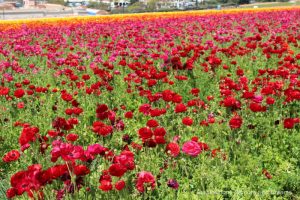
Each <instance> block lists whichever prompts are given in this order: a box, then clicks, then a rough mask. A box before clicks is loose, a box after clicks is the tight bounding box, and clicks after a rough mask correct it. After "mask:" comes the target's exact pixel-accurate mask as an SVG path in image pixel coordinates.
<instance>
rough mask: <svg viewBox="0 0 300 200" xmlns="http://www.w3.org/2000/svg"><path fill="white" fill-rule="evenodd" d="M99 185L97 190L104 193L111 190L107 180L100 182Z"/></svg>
mask: <svg viewBox="0 0 300 200" xmlns="http://www.w3.org/2000/svg"><path fill="white" fill-rule="evenodd" d="M100 184H101V185H100V186H99V188H100V189H101V190H102V191H104V192H107V191H110V190H112V188H113V187H112V184H111V182H110V181H107V180H102V181H101V182H100Z"/></svg>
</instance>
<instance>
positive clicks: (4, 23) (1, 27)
mask: <svg viewBox="0 0 300 200" xmlns="http://www.w3.org/2000/svg"><path fill="white" fill-rule="evenodd" d="M282 10H299V11H300V6H295V7H277V8H247V9H225V10H201V11H179V12H155V13H142V14H118V15H106V16H70V17H64V18H39V19H21V20H20V19H18V20H0V31H5V30H9V29H14V28H19V27H20V26H22V25H24V24H26V25H28V26H41V25H46V24H47V25H51V24H52V25H57V24H62V25H63V24H73V23H76V24H77V23H87V22H97V23H111V22H118V21H124V20H142V21H144V20H153V19H157V18H179V17H189V16H190V17H192V16H199V15H223V14H238V13H256V12H276V11H282Z"/></svg>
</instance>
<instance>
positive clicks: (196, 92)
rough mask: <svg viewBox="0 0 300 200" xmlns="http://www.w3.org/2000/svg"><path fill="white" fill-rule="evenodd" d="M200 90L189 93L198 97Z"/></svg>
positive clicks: (194, 89) (196, 89) (192, 90)
mask: <svg viewBox="0 0 300 200" xmlns="http://www.w3.org/2000/svg"><path fill="white" fill-rule="evenodd" d="M199 92H200V90H199V89H198V88H193V89H191V91H190V93H191V94H192V95H194V96H198V94H199Z"/></svg>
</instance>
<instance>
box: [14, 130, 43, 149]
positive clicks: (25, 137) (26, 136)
mask: <svg viewBox="0 0 300 200" xmlns="http://www.w3.org/2000/svg"><path fill="white" fill-rule="evenodd" d="M38 132H39V129H38V128H37V127H24V128H23V130H22V133H21V135H20V138H19V143H20V145H21V146H23V145H25V144H27V143H29V142H34V141H35V140H36V139H37V136H38Z"/></svg>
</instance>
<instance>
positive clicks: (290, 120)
mask: <svg viewBox="0 0 300 200" xmlns="http://www.w3.org/2000/svg"><path fill="white" fill-rule="evenodd" d="M294 125H295V122H294V119H293V118H287V119H285V120H284V122H283V126H284V128H286V129H292V128H294Z"/></svg>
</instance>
